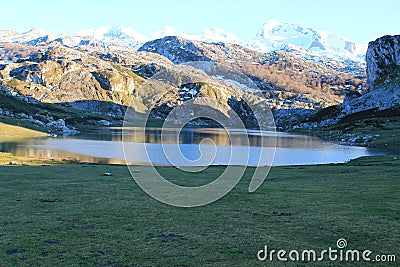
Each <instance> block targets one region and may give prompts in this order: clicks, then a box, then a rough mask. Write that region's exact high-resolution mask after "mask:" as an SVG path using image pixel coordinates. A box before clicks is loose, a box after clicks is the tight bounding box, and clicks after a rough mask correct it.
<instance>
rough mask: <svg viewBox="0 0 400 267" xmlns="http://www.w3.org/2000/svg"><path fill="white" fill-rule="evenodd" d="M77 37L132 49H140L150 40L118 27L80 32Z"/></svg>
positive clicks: (125, 28) (132, 30) (129, 29)
mask: <svg viewBox="0 0 400 267" xmlns="http://www.w3.org/2000/svg"><path fill="white" fill-rule="evenodd" d="M76 36H79V37H83V38H88V37H89V38H94V39H96V40H99V41H102V42H103V43H121V44H124V45H127V46H130V47H137V48H138V47H140V46H141V45H142V44H143V43H145V42H146V41H147V40H148V38H147V37H145V36H143V35H141V34H139V33H138V32H136V31H135V30H134V29H132V28H128V27H123V26H116V27H108V26H106V27H100V28H96V29H88V30H83V31H80V32H78V33H77V34H76Z"/></svg>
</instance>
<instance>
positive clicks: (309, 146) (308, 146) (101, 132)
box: [0, 127, 379, 166]
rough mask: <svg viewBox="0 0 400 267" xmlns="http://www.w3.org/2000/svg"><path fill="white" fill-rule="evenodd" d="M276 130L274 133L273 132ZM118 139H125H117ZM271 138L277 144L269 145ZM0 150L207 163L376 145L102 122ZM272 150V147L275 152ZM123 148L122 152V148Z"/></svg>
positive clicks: (113, 160) (311, 156)
mask: <svg viewBox="0 0 400 267" xmlns="http://www.w3.org/2000/svg"><path fill="white" fill-rule="evenodd" d="M274 136H276V138H275V137H274ZM122 140H123V141H124V142H122ZM275 144H276V149H274V147H275ZM0 151H2V152H12V153H14V154H16V155H21V156H29V157H32V156H35V157H52V158H54V157H72V158H77V159H80V160H82V161H86V162H99V163H110V164H125V162H126V161H125V156H126V158H127V159H128V160H129V162H130V163H132V164H139V165H149V164H150V162H151V163H152V164H154V165H175V166H206V165H226V164H228V163H230V164H237V165H252V166H255V165H270V164H271V163H272V165H273V166H285V165H307V164H322V163H340V162H345V161H347V160H350V159H353V158H357V157H360V156H369V155H377V154H379V153H378V152H377V151H376V150H373V149H369V148H364V147H355V146H343V145H338V144H334V143H330V142H326V141H322V140H320V139H319V138H316V137H311V136H305V135H292V134H287V133H280V132H277V133H273V132H263V133H260V132H259V131H255V130H254V131H251V130H249V131H247V132H244V131H239V130H237V131H232V132H229V133H227V132H226V131H225V130H224V129H213V128H184V129H182V130H181V131H180V132H179V131H178V130H176V129H164V132H163V133H162V129H160V128H149V129H147V130H146V131H145V132H144V130H143V129H141V128H129V129H128V130H126V129H125V130H124V131H122V129H121V128H116V127H115V128H103V129H98V130H94V131H89V132H85V133H82V134H80V135H77V136H68V137H65V138H42V139H28V140H24V141H19V142H9V143H0ZM274 151H275V153H274ZM124 152H125V153H124Z"/></svg>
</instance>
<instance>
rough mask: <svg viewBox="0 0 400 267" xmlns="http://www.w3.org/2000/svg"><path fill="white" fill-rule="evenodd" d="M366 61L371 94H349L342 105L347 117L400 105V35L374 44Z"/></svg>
mask: <svg viewBox="0 0 400 267" xmlns="http://www.w3.org/2000/svg"><path fill="white" fill-rule="evenodd" d="M366 60H367V79H368V80H367V84H368V87H367V91H366V92H365V93H363V94H361V95H360V94H355V93H350V94H348V96H347V97H346V99H345V100H344V102H343V104H342V105H341V108H342V109H343V113H344V114H350V113H355V112H359V111H363V110H368V109H380V110H383V109H388V108H391V107H393V106H396V105H400V35H396V36H383V37H380V38H378V39H377V40H375V41H373V42H370V43H369V45H368V51H367V54H366Z"/></svg>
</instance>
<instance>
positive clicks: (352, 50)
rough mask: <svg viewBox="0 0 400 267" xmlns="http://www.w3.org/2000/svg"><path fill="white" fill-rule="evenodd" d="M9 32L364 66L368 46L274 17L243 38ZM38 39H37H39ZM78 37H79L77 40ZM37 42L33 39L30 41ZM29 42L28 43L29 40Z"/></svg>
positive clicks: (207, 32)
mask: <svg viewBox="0 0 400 267" xmlns="http://www.w3.org/2000/svg"><path fill="white" fill-rule="evenodd" d="M10 32H12V31H0V41H13V42H21V41H24V42H29V41H32V42H31V43H30V44H32V45H37V44H40V43H41V41H42V40H45V38H44V37H46V36H47V39H48V40H51V41H53V40H59V41H60V40H61V41H63V40H64V39H68V40H69V41H68V42H70V43H71V40H74V41H73V42H72V44H71V45H75V46H77V45H79V44H80V42H81V41H84V40H87V39H89V40H92V41H97V42H99V43H100V44H101V45H105V46H108V45H123V46H127V47H130V48H135V49H138V48H140V47H141V46H142V45H143V44H144V43H146V42H148V41H151V40H155V39H159V38H163V37H165V36H179V37H182V38H185V39H189V40H196V41H203V42H211V43H212V42H223V43H235V44H239V45H241V46H244V47H246V48H249V49H252V50H255V51H257V52H260V53H269V52H272V51H276V50H279V51H292V52H295V53H297V54H298V55H300V56H302V57H303V58H306V59H307V58H308V59H312V60H315V61H321V60H322V61H324V60H326V59H325V58H331V59H336V60H341V61H343V62H344V61H346V60H351V61H353V62H356V63H357V64H361V65H363V67H365V64H364V62H365V58H364V56H365V52H366V48H367V46H366V45H364V44H359V43H357V42H354V41H351V40H349V39H347V38H345V37H342V36H340V35H338V34H334V33H330V32H327V31H322V30H317V29H314V28H312V27H307V26H303V25H302V24H299V23H281V22H279V21H277V20H269V21H268V22H266V23H264V24H263V26H262V27H261V28H260V29H259V30H258V33H257V31H255V34H254V37H253V38H251V39H250V40H243V39H240V38H239V37H238V36H236V35H235V34H234V33H231V32H228V31H225V30H224V29H221V28H214V29H203V31H202V32H200V33H195V34H193V33H189V34H188V33H184V32H180V31H178V30H176V29H175V28H173V27H171V26H165V27H164V28H163V29H161V30H158V31H155V32H152V33H150V34H148V35H142V34H140V33H138V32H137V31H136V30H135V29H134V28H131V27H125V26H122V25H119V26H113V27H111V26H103V27H99V28H92V29H86V30H82V31H79V32H77V33H75V34H58V35H57V34H49V33H46V32H45V31H43V30H40V29H32V30H31V31H28V32H25V33H16V32H14V33H10ZM39 38H40V39H39ZM77 38H81V40H80V41H77ZM35 39H38V41H36V42H33V40H35ZM28 44H29V43H28Z"/></svg>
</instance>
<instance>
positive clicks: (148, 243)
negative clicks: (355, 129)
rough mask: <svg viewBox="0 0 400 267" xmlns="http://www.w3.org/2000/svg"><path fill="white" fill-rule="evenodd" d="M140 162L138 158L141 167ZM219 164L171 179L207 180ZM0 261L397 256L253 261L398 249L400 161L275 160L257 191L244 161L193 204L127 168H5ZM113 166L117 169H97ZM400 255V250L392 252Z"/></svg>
mask: <svg viewBox="0 0 400 267" xmlns="http://www.w3.org/2000/svg"><path fill="white" fill-rule="evenodd" d="M145 168H146V167H138V169H140V170H142V173H138V174H137V175H146V174H145V173H146V170H145ZM222 168H223V167H212V168H208V169H207V170H206V172H205V173H203V174H201V175H193V176H182V174H181V173H179V172H176V171H175V170H174V169H173V168H168V167H164V168H161V169H160V171H162V172H163V173H164V174H165V175H167V176H168V177H173V178H171V179H172V180H174V181H181V182H182V181H185V183H186V182H187V183H193V184H202V183H207V182H209V181H210V179H212V178H213V177H214V176H215V175H217V174H218V173H220V171H221V169H222ZM0 171H1V172H0V196H1V198H0V205H1V207H2V210H1V213H0V265H1V266H80V265H81V266H280V265H282V266H288V265H289V266H398V262H397V263H385V264H377V263H369V264H368V263H365V262H361V263H360V262H359V263H351V262H350V263H349V262H342V263H340V262H329V261H324V262H318V263H313V262H309V263H307V262H289V263H286V264H283V263H281V262H278V261H274V262H265V263H263V262H259V261H258V260H257V257H256V256H257V252H258V251H259V250H260V249H263V247H264V245H268V246H269V247H270V248H271V249H276V250H279V249H285V250H287V251H289V250H291V249H297V250H300V251H301V250H304V249H315V250H316V251H321V250H322V249H328V247H332V248H336V241H337V239H339V238H345V239H346V240H347V241H348V248H349V249H358V250H365V249H369V250H371V251H372V252H373V255H376V254H395V255H397V257H400V251H399V248H400V247H399V242H400V205H399V204H400V176H399V175H398V174H399V172H400V159H399V160H394V159H393V156H385V157H375V158H362V159H358V160H354V161H351V162H349V163H347V164H338V165H321V166H306V167H303V166H297V167H278V168H273V169H272V170H271V172H270V174H269V176H268V178H267V180H266V181H265V182H264V184H263V185H262V186H261V187H260V188H259V189H258V190H257V191H256V192H255V193H251V194H250V193H248V192H247V188H248V184H249V179H250V176H251V169H250V170H249V171H248V172H246V175H245V177H244V178H242V180H241V181H240V182H239V184H238V186H237V187H236V188H235V189H233V190H232V191H231V192H230V193H229V194H228V195H226V196H225V197H223V198H222V199H220V200H218V201H217V202H214V203H212V204H209V205H206V206H202V207H197V208H190V209H187V208H177V207H172V206H168V205H165V204H162V203H160V202H158V201H156V200H154V199H152V198H151V197H149V196H148V195H147V194H146V193H144V192H143V191H142V190H141V189H140V188H139V187H138V186H137V184H136V183H135V182H134V180H133V179H132V177H131V176H130V174H129V172H128V169H127V167H126V166H115V165H114V166H109V165H87V164H61V165H59V164H58V165H52V166H3V167H1V169H0ZM105 172H111V173H112V176H104V175H103V174H104V173H105ZM397 260H399V259H397Z"/></svg>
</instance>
